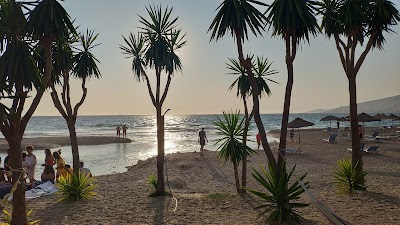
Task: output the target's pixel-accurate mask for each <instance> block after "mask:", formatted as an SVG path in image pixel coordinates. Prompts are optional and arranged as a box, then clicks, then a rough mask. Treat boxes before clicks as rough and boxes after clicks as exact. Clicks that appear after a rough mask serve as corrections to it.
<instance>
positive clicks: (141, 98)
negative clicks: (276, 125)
mask: <svg viewBox="0 0 400 225" xmlns="http://www.w3.org/2000/svg"><path fill="white" fill-rule="evenodd" d="M220 2H221V0H202V1H199V0H185V1H184V0H158V1H151V0H118V1H115V0H114V1H111V0H84V1H82V0H68V1H65V2H63V3H62V4H63V5H64V7H65V8H66V10H67V11H68V13H69V14H70V16H71V17H72V18H73V19H76V24H80V25H81V26H80V27H81V29H86V28H92V29H95V30H96V32H98V33H99V37H98V42H99V43H101V45H100V46H98V47H97V48H95V50H94V54H95V55H96V57H97V58H98V59H99V61H100V62H101V64H100V65H99V68H100V71H101V73H102V78H101V79H99V80H97V79H91V80H89V82H88V85H87V88H88V96H87V98H86V101H85V103H84V104H83V106H82V107H81V109H80V112H79V114H80V115H116V114H125V115H130V114H133V115H137V114H146V115H154V114H155V109H154V107H153V105H152V103H151V100H150V97H149V94H148V91H147V88H146V84H145V83H144V82H141V83H139V82H137V81H136V80H135V78H134V75H133V73H132V70H131V59H126V58H125V56H124V55H123V54H122V53H121V50H120V49H119V44H123V39H122V35H124V36H127V35H129V32H133V33H136V32H137V31H138V28H137V27H138V26H140V24H139V22H138V20H139V17H138V15H141V16H144V17H147V13H146V11H145V6H149V4H152V5H153V4H154V5H159V4H162V6H163V7H165V6H167V5H168V6H172V7H173V12H172V13H173V16H175V17H176V16H178V17H179V19H178V24H179V26H180V27H181V28H182V30H183V31H184V32H186V33H187V36H186V39H187V45H186V46H185V47H183V49H182V50H181V51H180V52H179V55H180V57H181V59H182V62H183V72H182V73H177V74H175V75H174V77H173V80H172V83H171V87H170V91H169V92H168V96H167V99H166V101H165V103H164V110H165V109H168V108H170V109H171V111H170V112H169V114H212V113H222V111H223V110H224V111H227V110H230V109H240V110H241V111H243V109H242V102H241V101H240V99H239V98H237V97H236V91H228V87H229V86H230V84H231V83H232V82H233V81H234V80H235V79H236V76H233V75H228V74H227V73H228V70H227V69H226V68H225V66H226V65H225V63H226V62H227V61H228V59H227V58H228V57H231V58H235V57H237V50H236V45H235V43H234V39H233V38H232V37H230V36H226V37H225V38H224V39H222V40H220V41H218V42H215V41H212V42H209V39H210V33H207V30H208V27H209V26H210V24H211V21H212V19H213V18H214V16H215V15H216V12H215V10H216V8H217V7H218V5H219V4H220ZM266 2H271V1H266ZM393 2H394V3H395V4H396V5H397V8H399V6H398V5H399V3H400V2H399V0H393ZM393 29H394V30H395V31H396V32H397V34H389V35H386V40H387V43H386V45H385V51H378V50H374V51H372V52H370V53H369V54H368V56H367V59H366V60H365V62H364V64H363V66H362V67H361V70H360V72H359V74H358V77H357V85H358V86H357V93H358V97H357V99H358V101H359V102H363V101H368V100H374V99H379V98H383V97H388V96H393V95H399V94H400V76H399V75H400V74H399V71H400V63H399V59H400V36H399V35H400V28H399V25H397V26H395V27H394V28H393ZM244 51H245V54H247V53H253V54H255V55H262V56H264V57H268V59H270V60H271V61H273V62H274V63H273V68H274V69H276V70H277V71H279V73H278V74H276V75H274V76H272V77H270V78H272V79H274V80H275V81H277V82H279V83H280V85H277V84H273V83H272V84H270V88H271V90H272V96H271V97H270V98H268V97H263V98H262V101H261V112H262V113H281V111H282V108H283V99H284V92H285V87H286V77H287V73H286V64H285V47H284V42H283V40H282V39H280V38H279V37H271V32H265V33H264V35H263V37H257V38H255V37H251V38H250V40H249V41H248V42H245V44H244ZM148 75H149V76H150V77H155V74H154V71H150V72H149V73H148ZM163 78H166V76H164V77H163ZM72 85H75V86H76V88H74V89H73V93H74V95H75V96H74V97H76V98H75V99H76V101H77V97H78V96H80V94H81V92H80V85H79V83H76V82H75V83H72ZM49 95H50V94H49V93H46V95H45V97H44V98H43V99H42V102H41V103H40V105H39V108H38V109H37V111H36V113H35V115H59V113H58V111H57V110H56V109H55V108H54V106H53V103H52V101H51V99H50V97H49ZM348 99H349V97H348V82H347V78H346V76H345V74H344V71H343V68H342V66H341V64H340V61H339V56H338V53H337V50H336V48H335V45H334V41H333V40H328V39H327V38H325V37H324V36H323V35H322V34H320V35H319V36H318V37H316V38H313V39H311V40H310V45H309V44H307V43H303V44H302V46H301V47H300V49H299V50H298V54H297V56H296V59H295V62H294V86H293V93H292V104H291V112H305V111H309V110H313V109H317V108H324V109H329V108H334V107H338V106H343V105H348V102H349V100H348Z"/></svg>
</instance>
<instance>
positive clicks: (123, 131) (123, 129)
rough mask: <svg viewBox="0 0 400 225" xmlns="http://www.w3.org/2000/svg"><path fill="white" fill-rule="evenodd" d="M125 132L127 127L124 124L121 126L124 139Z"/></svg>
mask: <svg viewBox="0 0 400 225" xmlns="http://www.w3.org/2000/svg"><path fill="white" fill-rule="evenodd" d="M126 130H128V127H127V126H126V125H125V124H124V125H123V126H122V136H123V137H124V138H126Z"/></svg>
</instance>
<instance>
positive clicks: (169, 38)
mask: <svg viewBox="0 0 400 225" xmlns="http://www.w3.org/2000/svg"><path fill="white" fill-rule="evenodd" d="M146 10H147V13H148V15H149V17H150V19H149V20H148V19H145V18H144V17H142V16H139V17H140V23H141V24H142V25H143V27H141V28H140V30H139V32H138V34H137V35H133V34H132V33H131V34H130V36H129V37H128V38H125V37H123V38H124V41H125V44H126V46H123V45H120V49H121V50H122V52H123V53H124V54H127V55H128V57H129V58H130V57H131V58H133V60H132V71H133V72H134V74H135V77H136V78H137V80H138V81H141V80H144V81H145V82H146V84H147V89H148V92H149V95H150V98H151V101H152V103H153V105H154V107H155V108H156V117H157V149H158V151H157V175H158V176H157V188H156V192H155V195H163V194H164V193H165V188H164V115H165V113H164V114H163V113H162V106H163V103H164V101H165V98H166V97H167V94H168V90H169V86H170V84H171V79H172V75H173V74H174V73H175V72H176V71H181V70H182V63H181V59H180V58H179V56H178V55H177V54H176V52H177V51H178V50H179V49H181V48H182V47H183V46H184V45H185V44H186V41H185V40H184V37H185V34H184V35H182V34H181V30H180V29H177V28H176V26H177V25H176V22H177V20H178V17H176V18H172V17H171V13H172V8H171V9H169V8H168V7H166V8H165V10H164V11H163V10H162V9H161V6H157V7H155V6H149V7H148V8H147V7H146ZM147 69H154V70H155V75H156V90H155V94H154V93H153V91H152V87H151V84H150V81H149V77H148V75H147V73H146V70H147ZM162 72H165V73H166V74H167V81H166V84H165V88H164V92H162V91H161V75H162ZM167 111H168V110H167Z"/></svg>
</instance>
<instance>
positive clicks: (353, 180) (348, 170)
mask: <svg viewBox="0 0 400 225" xmlns="http://www.w3.org/2000/svg"><path fill="white" fill-rule="evenodd" d="M366 175H367V173H366V172H364V171H362V170H361V168H360V167H359V166H358V165H355V166H354V167H353V166H352V165H351V159H343V160H338V167H337V168H336V169H335V174H334V176H333V182H334V184H335V185H336V187H337V189H338V192H339V193H340V194H353V193H354V192H355V191H356V190H360V191H361V190H364V191H365V190H366V187H365V180H364V179H365V176H366Z"/></svg>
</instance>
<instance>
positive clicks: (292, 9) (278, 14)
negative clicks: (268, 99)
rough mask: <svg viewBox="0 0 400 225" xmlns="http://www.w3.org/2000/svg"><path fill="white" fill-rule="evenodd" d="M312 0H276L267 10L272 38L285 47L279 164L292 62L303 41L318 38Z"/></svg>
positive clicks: (286, 117) (290, 86)
mask: <svg viewBox="0 0 400 225" xmlns="http://www.w3.org/2000/svg"><path fill="white" fill-rule="evenodd" d="M312 4H313V1H310V0H302V1H299V0H275V1H274V2H273V3H272V4H271V5H270V6H269V7H268V9H267V12H266V13H267V14H268V15H267V22H268V24H269V26H270V27H272V29H273V33H272V35H273V36H279V37H281V38H282V39H283V40H284V42H285V46H286V56H285V60H286V67H287V74H288V79H287V83H286V91H285V102H284V105H283V114H282V125H281V133H280V135H281V136H280V141H279V155H278V164H279V166H280V165H281V164H282V161H283V159H284V157H285V150H286V137H287V126H288V120H289V113H290V101H291V97H292V88H293V62H294V59H295V58H296V54H297V48H298V46H299V44H300V42H301V41H304V40H306V41H307V42H309V36H310V35H316V34H317V32H318V24H317V20H316V18H315V12H314V10H313V6H312Z"/></svg>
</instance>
